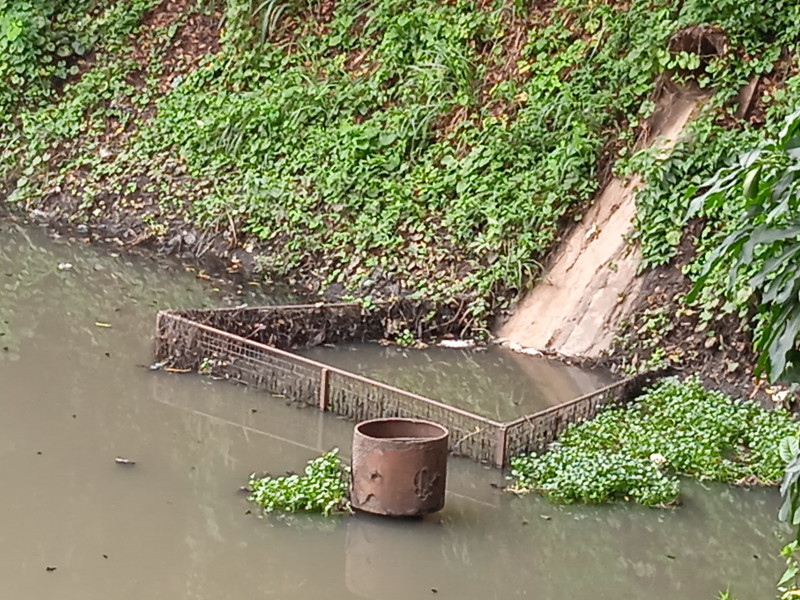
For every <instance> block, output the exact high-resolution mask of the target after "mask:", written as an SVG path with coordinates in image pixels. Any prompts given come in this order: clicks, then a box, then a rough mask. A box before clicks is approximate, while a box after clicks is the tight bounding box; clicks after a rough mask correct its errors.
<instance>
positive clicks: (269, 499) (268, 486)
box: [248, 448, 350, 515]
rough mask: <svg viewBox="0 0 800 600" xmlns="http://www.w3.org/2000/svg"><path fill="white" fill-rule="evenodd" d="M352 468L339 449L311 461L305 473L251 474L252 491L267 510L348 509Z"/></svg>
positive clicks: (251, 498)
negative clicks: (282, 474)
mask: <svg viewBox="0 0 800 600" xmlns="http://www.w3.org/2000/svg"><path fill="white" fill-rule="evenodd" d="M349 482H350V468H349V467H348V466H347V465H345V464H344V463H343V462H342V461H341V459H340V458H339V450H338V449H337V448H335V449H333V450H331V451H329V452H326V453H325V454H323V455H321V456H319V457H317V458H315V459H313V460H311V461H309V462H308V464H307V465H306V468H305V470H304V472H303V475H286V476H284V477H269V476H267V477H256V476H255V475H252V476H251V477H250V482H249V484H248V485H249V487H250V490H251V494H250V496H249V497H248V500H250V501H251V502H255V503H256V504H258V505H259V506H260V507H261V508H263V509H264V510H265V511H266V512H274V511H281V512H319V513H322V514H324V515H329V514H331V513H332V512H339V511H346V510H348V509H349V506H350V503H349V501H348V496H347V492H348V485H349Z"/></svg>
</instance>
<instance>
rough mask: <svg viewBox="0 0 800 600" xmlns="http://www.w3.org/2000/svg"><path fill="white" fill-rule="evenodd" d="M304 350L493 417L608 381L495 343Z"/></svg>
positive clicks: (512, 415) (536, 407)
mask: <svg viewBox="0 0 800 600" xmlns="http://www.w3.org/2000/svg"><path fill="white" fill-rule="evenodd" d="M303 354H305V355H306V356H308V357H310V358H314V359H316V360H318V361H320V362H323V363H327V364H330V365H333V366H336V367H341V368H344V369H347V370H349V371H351V372H354V373H359V374H361V375H366V376H368V377H372V378H373V379H377V380H378V381H383V382H384V383H388V384H391V385H395V386H398V387H400V388H402V389H405V390H409V391H412V392H416V393H417V394H422V395H424V396H427V397H429V398H433V399H434V400H441V401H443V402H446V403H447V404H450V405H452V406H458V407H460V408H464V409H466V410H469V411H472V412H474V413H477V414H480V415H483V416H485V417H489V418H490V419H495V420H498V421H510V420H512V419H516V418H517V417H521V416H522V415H528V414H531V413H534V412H537V411H540V410H544V409H546V408H549V407H550V406H554V405H556V404H561V403H563V402H566V401H568V400H572V399H573V398H577V397H578V396H580V395H581V394H586V393H588V392H592V391H594V390H596V389H599V388H600V387H602V386H604V385H608V384H609V383H611V382H612V381H613V379H612V378H611V376H610V375H608V374H607V373H603V372H602V371H590V370H587V369H581V368H578V367H572V366H567V365H565V364H563V363H561V362H559V361H556V360H549V359H547V358H540V357H533V356H527V355H524V354H520V353H517V352H512V351H511V350H509V349H507V348H502V347H499V346H488V347H480V348H475V349H461V350H454V349H450V348H440V347H432V348H427V349H425V350H423V351H420V350H415V349H413V348H399V347H396V346H386V347H383V346H379V345H378V344H347V345H342V346H336V347H325V346H317V347H315V348H310V349H307V350H305V351H303Z"/></svg>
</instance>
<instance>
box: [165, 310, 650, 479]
mask: <svg viewBox="0 0 800 600" xmlns="http://www.w3.org/2000/svg"><path fill="white" fill-rule="evenodd" d="M282 309H285V310H282ZM394 310H395V311H397V310H399V309H396V308H395V309H394ZM359 311H360V308H358V309H356V308H354V307H353V305H334V306H331V307H325V306H319V305H309V306H291V307H265V308H253V309H250V308H243V309H219V310H213V309H212V310H197V311H184V312H173V311H163V312H161V313H159V315H158V321H157V327H156V340H155V354H156V361H158V362H159V363H160V364H161V366H164V365H167V366H169V367H170V368H173V369H180V370H197V371H201V372H205V373H210V374H212V375H215V376H218V377H223V378H225V379H231V380H235V381H240V382H242V383H245V384H247V385H250V386H253V387H256V388H258V389H262V390H265V391H267V392H269V393H271V394H275V395H278V396H281V397H284V398H288V399H290V400H292V401H295V402H301V403H303V404H307V405H311V406H318V407H319V408H321V409H322V410H330V411H332V412H334V413H336V414H339V415H342V416H345V417H347V418H350V419H353V420H355V421H364V420H368V419H378V418H390V417H401V418H417V419H427V420H430V421H434V422H436V423H439V424H441V425H444V426H445V427H447V428H448V429H449V430H450V450H451V452H452V453H454V454H459V455H462V456H468V457H470V458H473V459H475V460H478V461H481V462H486V463H492V464H495V465H496V466H505V465H506V464H508V462H509V460H510V458H511V457H512V456H515V455H518V454H522V453H529V452H542V451H544V450H546V449H547V446H548V445H549V444H550V443H551V442H553V441H554V440H555V439H556V437H557V436H558V435H559V434H560V433H561V432H562V431H564V429H565V428H566V427H567V425H568V424H570V423H574V422H577V421H581V420H583V419H588V418H591V417H593V416H595V415H596V414H597V412H598V411H599V410H600V409H601V408H602V407H603V406H605V405H606V404H609V403H612V402H619V401H620V400H626V399H628V398H630V397H632V395H633V394H635V393H636V392H637V391H638V389H640V388H641V386H642V385H643V381H644V379H643V378H642V377H638V378H629V379H626V380H624V381H622V382H619V383H616V384H614V385H611V386H608V387H606V388H603V389H602V390H598V391H597V392H594V393H592V394H587V395H586V396H582V397H580V398H576V399H575V400H572V401H570V402H567V403H565V404H562V405H559V406H555V407H551V408H549V409H547V410H544V411H541V412H538V413H534V414H532V415H528V416H525V417H522V418H520V419H516V420H514V421H511V422H508V423H499V422H497V421H493V420H491V419H487V418H485V417H481V416H479V415H476V414H473V413H470V412H468V411H465V410H462V409H459V408H456V407H453V406H448V405H446V404H443V403H441V402H437V401H435V400H431V399H430V398H426V397H424V396H420V395H418V394H413V393H411V392H408V391H405V390H402V389H399V388H395V387H392V386H389V385H386V384H384V383H381V382H379V381H375V380H373V379H369V378H367V377H363V376H360V375H356V374H353V373H350V372H348V371H345V370H342V369H338V368H334V367H331V366H329V365H325V364H322V363H319V362H316V361H314V360H311V359H308V358H305V357H302V356H299V355H297V354H293V353H291V352H289V351H288V350H286V349H281V348H276V347H273V346H270V345H268V344H266V343H264V342H262V341H259V340H263V339H266V340H279V341H282V342H283V343H289V342H295V341H297V340H301V339H302V340H319V339H329V338H331V339H332V338H336V339H339V340H340V341H343V340H342V338H345V339H346V338H347V336H351V335H353V334H352V332H353V331H355V330H356V329H357V327H356V324H357V323H356V321H355V320H354V317H355V316H356V315H357V314H358V313H359ZM304 314H306V315H307V317H308V318H307V320H306V321H303V315H304ZM394 314H395V313H392V312H391V311H384V313H380V314H379V317H377V318H378V320H379V322H377V321H372V322H370V323H369V325H368V326H367V327H366V329H364V330H363V331H362V334H363V333H364V331H372V333H371V334H370V335H374V334H375V333H374V332H375V331H381V330H382V329H381V328H382V327H385V325H386V319H387V318H395V316H394ZM365 318H373V317H365ZM195 319H197V320H195ZM376 323H377V324H376ZM267 324H270V325H269V326H268V325H267ZM270 326H274V328H275V329H274V330H270ZM220 327H229V328H230V329H231V330H232V331H228V330H224V329H220ZM276 332H278V333H276ZM242 334H247V335H249V336H251V338H258V339H250V338H248V337H244V336H243V335H242ZM256 334H258V335H256Z"/></svg>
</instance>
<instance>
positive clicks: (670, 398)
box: [511, 377, 797, 506]
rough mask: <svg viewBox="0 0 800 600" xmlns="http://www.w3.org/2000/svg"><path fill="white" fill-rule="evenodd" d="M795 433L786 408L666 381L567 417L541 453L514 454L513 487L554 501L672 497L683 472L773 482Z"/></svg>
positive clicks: (652, 501) (664, 500) (650, 501)
mask: <svg viewBox="0 0 800 600" xmlns="http://www.w3.org/2000/svg"><path fill="white" fill-rule="evenodd" d="M796 431H797V423H796V421H795V420H794V419H793V418H792V416H791V415H790V414H789V413H788V412H786V411H782V410H781V411H767V410H764V409H762V408H761V407H760V406H758V405H757V404H755V403H753V402H741V401H739V400H735V399H733V398H730V397H729V396H726V395H725V394H722V393H720V392H715V391H709V390H707V389H705V388H704V387H703V386H702V384H701V383H700V381H699V380H698V379H697V378H695V377H693V378H690V379H687V380H685V381H681V380H679V379H677V378H669V379H665V380H662V381H661V382H659V383H658V384H656V385H655V386H653V387H652V388H651V389H649V390H648V391H646V392H645V394H644V395H642V396H641V397H639V398H638V399H637V400H636V401H635V402H634V403H632V404H631V405H629V406H627V407H611V408H608V409H606V410H604V411H603V412H602V413H600V415H598V416H597V417H596V418H595V419H593V420H591V421H586V422H583V423H578V424H574V425H570V426H569V427H568V428H567V429H566V431H565V432H564V433H563V434H562V435H561V437H560V438H559V439H558V441H557V442H556V443H554V444H553V445H552V446H551V448H550V450H549V451H548V452H546V453H545V454H542V455H539V456H536V455H529V456H520V457H516V458H514V459H512V463H511V465H512V476H513V478H514V479H515V490H516V491H519V492H529V491H536V492H539V493H541V494H544V495H546V496H547V497H548V498H549V499H551V500H553V501H556V502H564V503H572V502H583V503H601V502H609V501H614V500H626V501H627V500H631V501H635V502H638V503H640V504H644V505H648V506H653V505H658V504H669V503H672V502H674V501H675V500H676V499H677V497H678V495H679V493H680V489H679V483H678V477H677V476H678V475H686V476H691V477H695V478H697V479H701V480H710V481H720V482H728V483H735V482H738V481H746V482H759V483H763V484H775V483H777V482H778V481H779V480H780V478H781V477H782V476H783V471H784V463H783V461H782V460H781V457H780V453H779V444H780V440H781V439H782V438H784V437H786V436H788V435H792V434H793V433H795V432H796Z"/></svg>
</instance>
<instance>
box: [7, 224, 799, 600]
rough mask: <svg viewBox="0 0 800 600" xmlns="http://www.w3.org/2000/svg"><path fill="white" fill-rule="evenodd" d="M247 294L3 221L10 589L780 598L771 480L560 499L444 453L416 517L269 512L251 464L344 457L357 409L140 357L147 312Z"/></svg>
mask: <svg viewBox="0 0 800 600" xmlns="http://www.w3.org/2000/svg"><path fill="white" fill-rule="evenodd" d="M59 265H60V266H61V268H59ZM68 265H70V266H68ZM243 292H244V293H243V296H244V297H245V299H246V300H248V301H258V300H259V299H260V297H259V294H260V293H261V292H260V291H259V290H258V289H257V288H255V287H251V286H246V287H245V288H244V290H243ZM270 298H272V299H273V300H274V299H276V298H275V295H274V294H272V295H271V296H270ZM241 299H242V297H241V296H239V295H237V294H236V293H235V292H233V293H226V292H225V291H224V289H223V290H222V291H219V290H216V289H215V287H214V284H213V282H208V281H205V280H203V279H198V278H197V277H196V275H195V274H194V273H191V272H183V271H182V270H180V269H176V268H175V266H174V265H172V266H170V267H169V268H165V267H164V266H162V265H159V264H158V263H156V262H154V261H148V260H139V259H126V258H124V257H114V256H110V255H109V251H108V250H107V249H106V250H97V249H94V248H92V247H88V246H85V245H83V244H80V243H54V242H52V241H51V240H49V239H47V238H46V237H45V236H43V235H42V234H41V233H40V232H38V231H35V230H31V229H28V230H24V229H19V228H17V226H14V225H11V224H7V223H2V222H0V483H1V484H2V493H0V582H2V593H1V594H0V597H2V598H4V599H5V598H8V599H14V600H41V599H45V598H53V599H57V600H72V599H75V600H78V599H80V600H101V599H102V600H108V599H110V598H111V599H114V600H128V599H130V600H141V599H144V598H146V599H148V600H160V599H164V600H180V599H198V600H200V599H202V600H206V599H207V600H212V599H215V600H217V599H226V598H243V597H247V598H281V599H295V598H296V599H317V598H318V599H320V600H322V599H325V600H338V599H350V598H372V599H376V600H383V599H394V598H404V599H408V598H414V599H417V598H433V597H436V598H459V599H463V598H481V599H483V598H497V599H501V598H516V597H530V598H543V599H547V600H560V599H564V600H567V599H569V600H575V599H583V598H585V599H587V600H588V599H591V600H603V599H609V600H611V599H613V600H618V599H629V598H635V599H638V598H647V599H648V600H650V599H665V600H666V599H676V598H681V599H689V600H691V599H697V600H701V599H703V600H710V599H714V598H716V596H717V594H718V593H719V592H720V591H722V590H725V589H727V588H730V590H731V592H732V593H733V594H734V595H735V596H736V597H737V598H740V599H746V598H750V599H756V598H765V599H766V598H773V597H774V582H775V580H776V579H777V577H778V576H779V574H780V572H781V570H782V565H781V562H780V560H778V559H777V558H776V557H775V555H776V554H777V552H778V550H779V548H780V546H781V543H780V541H779V539H778V538H777V537H776V533H777V532H779V531H781V528H780V527H779V524H778V523H777V522H776V519H775V514H776V512H777V508H778V504H779V498H778V496H777V493H776V492H775V491H774V490H752V491H744V490H737V489H732V488H728V487H723V486H709V487H703V486H701V485H699V484H685V486H684V495H683V501H684V504H683V506H682V507H680V508H679V509H676V510H669V511H661V510H649V509H644V508H641V507H637V506H627V505H614V506H603V507H581V506H568V507H558V506H553V505H550V504H548V503H547V502H546V501H545V500H543V499H541V498H538V497H532V496H530V497H524V498H517V497H513V496H511V495H510V494H507V493H504V492H502V491H500V490H499V489H497V488H495V487H492V485H491V484H492V483H494V484H502V479H501V477H500V474H499V473H498V472H497V471H495V470H492V469H488V468H485V467H483V466H480V465H477V464H474V463H472V462H470V461H467V460H462V459H453V460H451V462H450V473H449V481H448V496H447V505H446V507H445V509H444V510H443V511H442V512H441V513H438V514H437V515H433V516H431V517H429V518H426V519H424V520H421V521H396V522H395V521H386V520H381V519H378V518H369V517H366V516H363V515H357V516H346V517H340V518H334V519H324V518H321V517H311V516H298V517H293V518H290V519H281V518H276V517H271V516H268V517H264V518H261V517H260V516H259V515H258V514H257V512H256V511H251V508H252V507H251V506H250V505H248V503H247V502H246V500H245V497H244V496H243V495H242V494H241V493H240V492H239V491H238V488H239V486H241V485H242V484H244V483H245V482H246V480H247V477H248V475H249V474H250V473H251V472H253V471H269V472H273V473H280V472H282V471H285V470H289V469H293V470H298V469H301V468H302V466H303V464H304V463H305V461H306V460H308V459H310V458H312V457H313V456H315V455H316V454H318V453H319V452H320V451H321V450H323V449H329V448H331V447H333V446H339V447H341V448H342V449H343V453H344V454H347V452H346V451H345V450H346V448H347V447H348V445H349V439H350V434H351V431H352V425H351V424H350V423H348V422H346V421H343V420H341V419H338V418H336V417H335V416H333V415H329V414H325V415H323V414H320V413H318V412H316V411H314V410H312V409H298V408H296V407H294V406H293V405H287V404H286V403H285V402H283V401H281V400H279V399H276V398H271V397H269V396H268V395H265V394H263V393H256V392H251V391H249V390H247V389H245V388H242V387H238V386H235V385H231V384H226V383H220V382H214V381H211V380H208V379H203V378H200V377H197V376H194V375H175V374H173V375H170V374H166V373H160V372H151V371H149V370H148V369H147V368H146V366H147V365H148V364H149V363H150V361H151V356H150V344H151V334H152V330H153V325H154V317H155V312H156V310H157V309H159V308H165V307H189V306H212V305H223V304H225V303H231V302H234V303H235V302H239V301H241ZM117 457H124V458H127V459H130V460H134V461H136V464H135V465H132V466H125V465H119V464H117V463H116V462H115V459H116V458H117ZM783 532H784V534H785V530H783ZM48 569H49V570H48Z"/></svg>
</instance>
